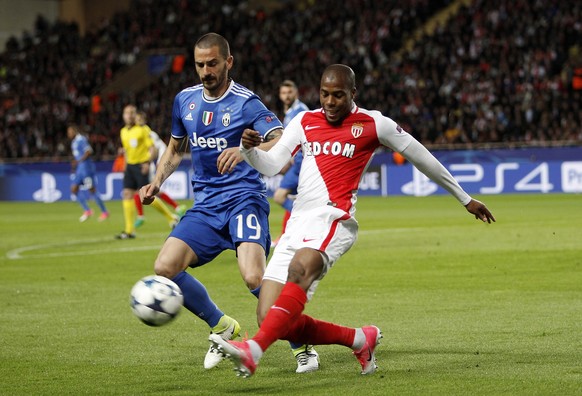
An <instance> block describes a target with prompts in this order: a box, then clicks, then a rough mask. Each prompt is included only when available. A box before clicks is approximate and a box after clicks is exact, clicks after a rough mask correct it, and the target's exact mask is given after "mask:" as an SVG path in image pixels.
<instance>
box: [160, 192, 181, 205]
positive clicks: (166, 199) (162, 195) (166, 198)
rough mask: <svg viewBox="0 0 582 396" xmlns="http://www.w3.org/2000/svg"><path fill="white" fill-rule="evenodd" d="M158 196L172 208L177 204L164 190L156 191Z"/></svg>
mask: <svg viewBox="0 0 582 396" xmlns="http://www.w3.org/2000/svg"><path fill="white" fill-rule="evenodd" d="M158 197H160V198H161V200H162V201H164V202H165V203H167V204H168V205H170V206H171V207H172V208H174V209H176V208H177V207H178V204H177V203H176V201H174V200H173V199H172V198H170V196H169V195H168V194H166V193H165V192H163V191H160V192H159V193H158Z"/></svg>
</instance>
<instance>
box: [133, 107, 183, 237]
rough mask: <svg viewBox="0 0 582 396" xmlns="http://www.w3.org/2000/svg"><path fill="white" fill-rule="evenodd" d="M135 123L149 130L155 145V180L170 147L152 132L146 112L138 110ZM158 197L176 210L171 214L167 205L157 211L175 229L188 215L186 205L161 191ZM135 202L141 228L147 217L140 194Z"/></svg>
mask: <svg viewBox="0 0 582 396" xmlns="http://www.w3.org/2000/svg"><path fill="white" fill-rule="evenodd" d="M135 123H136V124H137V125H140V126H143V127H145V128H147V129H148V130H149V133H150V138H151V139H152V142H153V143H154V148H155V154H156V157H155V158H153V159H152V163H151V164H150V180H153V178H154V175H155V174H156V167H157V163H158V162H159V161H160V158H162V155H163V154H164V151H166V148H167V147H168V146H167V145H166V143H164V141H163V140H162V139H161V138H160V136H159V135H158V134H157V133H156V132H155V131H152V130H151V128H150V127H149V126H148V125H147V115H146V113H145V112H144V111H141V110H138V111H137V112H136V113H135ZM157 197H158V198H160V199H161V200H162V201H164V203H166V204H168V205H169V206H171V207H172V209H173V210H174V212H175V213H172V212H170V211H169V210H168V208H167V207H166V206H165V205H160V206H158V207H156V209H159V210H160V213H162V215H164V217H165V218H166V219H167V220H168V223H169V224H170V227H172V228H174V227H175V226H176V224H178V221H179V220H180V217H182V216H183V215H184V213H186V209H187V208H186V206H185V205H178V203H177V202H176V201H174V200H173V199H172V197H170V196H169V195H168V194H166V193H165V192H163V191H160V192H159V193H158V195H157ZM134 201H135V208H136V209H137V218H136V219H135V228H139V227H141V226H142V225H143V224H144V222H145V216H144V213H143V205H142V203H141V199H140V197H139V193H137V194H135V196H134Z"/></svg>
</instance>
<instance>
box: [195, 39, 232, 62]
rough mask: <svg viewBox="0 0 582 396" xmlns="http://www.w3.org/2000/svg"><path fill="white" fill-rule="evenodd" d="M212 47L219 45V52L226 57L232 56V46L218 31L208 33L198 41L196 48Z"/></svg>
mask: <svg viewBox="0 0 582 396" xmlns="http://www.w3.org/2000/svg"><path fill="white" fill-rule="evenodd" d="M196 47H198V48H204V49H206V48H210V47H218V52H219V53H220V55H222V56H223V57H224V59H226V58H228V57H229V56H230V46H229V45H228V41H227V40H226V39H225V38H224V37H222V36H221V35H220V34H218V33H206V34H205V35H203V36H202V37H200V38H199V39H198V41H196V44H194V48H196Z"/></svg>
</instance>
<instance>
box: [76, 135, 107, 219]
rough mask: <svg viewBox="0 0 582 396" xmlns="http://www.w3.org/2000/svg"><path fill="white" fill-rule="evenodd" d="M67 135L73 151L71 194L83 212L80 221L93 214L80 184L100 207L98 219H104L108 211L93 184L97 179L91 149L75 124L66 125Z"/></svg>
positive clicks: (95, 183)
mask: <svg viewBox="0 0 582 396" xmlns="http://www.w3.org/2000/svg"><path fill="white" fill-rule="evenodd" d="M67 136H68V137H69V139H71V151H72V152H73V160H72V161H71V170H72V171H74V173H72V174H71V196H72V197H76V199H77V202H79V204H80V205H81V207H82V208H83V214H82V215H81V217H79V221H80V222H84V221H85V220H87V219H88V218H89V217H91V216H92V215H93V211H92V210H91V208H89V205H88V204H87V198H86V197H85V192H84V191H79V187H80V186H84V187H85V189H86V190H87V191H89V192H90V193H91V195H92V196H93V199H94V200H95V202H96V203H97V205H98V206H99V209H101V215H100V216H99V221H103V220H106V219H107V218H108V217H109V213H108V212H107V209H106V208H105V204H104V203H103V201H102V200H101V198H100V197H99V193H98V192H97V190H96V188H95V186H96V185H97V179H96V177H95V164H94V163H93V160H92V159H91V155H92V154H93V149H92V148H91V145H90V144H89V141H88V140H87V138H86V137H85V136H83V135H82V134H81V129H80V128H79V126H78V125H76V124H71V125H69V126H68V127H67Z"/></svg>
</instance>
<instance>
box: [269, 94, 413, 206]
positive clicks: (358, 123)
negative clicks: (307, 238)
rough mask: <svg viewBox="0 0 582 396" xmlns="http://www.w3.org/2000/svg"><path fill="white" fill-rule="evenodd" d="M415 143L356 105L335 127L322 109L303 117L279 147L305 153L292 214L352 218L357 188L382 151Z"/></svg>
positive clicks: (384, 119)
mask: <svg viewBox="0 0 582 396" xmlns="http://www.w3.org/2000/svg"><path fill="white" fill-rule="evenodd" d="M412 140H413V137H412V136H411V135H410V134H408V133H407V132H405V131H404V130H403V129H402V128H401V127H400V126H398V125H397V124H396V123H395V122H394V121H393V120H391V119H390V118H388V117H385V116H383V115H382V114H381V113H380V112H379V111H370V110H365V109H362V108H359V107H357V106H355V105H354V108H353V109H352V112H351V113H350V115H349V116H348V117H346V118H345V119H344V120H343V121H342V123H341V125H331V124H329V123H328V122H327V120H326V118H325V113H324V112H323V109H317V110H312V111H306V112H304V113H301V114H299V115H298V116H297V117H295V118H294V119H293V121H291V123H290V124H289V125H288V126H287V127H286V128H285V132H284V133H283V136H282V137H281V140H280V142H279V144H282V145H284V146H285V147H286V148H287V149H288V150H289V151H290V152H291V153H293V154H295V152H296V151H297V150H299V149H301V150H302V151H303V158H304V159H303V164H302V166H301V172H300V174H299V186H298V188H297V199H296V201H295V203H294V205H293V213H299V212H300V211H301V212H302V211H305V210H309V209H313V208H315V207H321V206H324V205H330V206H334V207H336V208H338V209H342V210H344V211H345V212H347V213H349V214H350V215H353V213H354V212H355V206H354V205H355V203H356V198H357V192H358V184H359V182H360V179H361V178H362V175H363V174H364V172H365V170H366V168H367V167H368V165H369V163H370V160H371V159H372V156H373V155H374V152H375V150H376V149H377V148H378V147H380V146H381V145H384V146H387V147H389V148H391V149H393V150H395V151H398V152H401V151H402V150H404V149H405V148H406V147H407V146H408V145H409V144H410V142H411V141H412Z"/></svg>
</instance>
